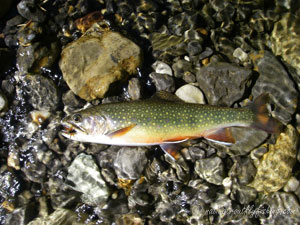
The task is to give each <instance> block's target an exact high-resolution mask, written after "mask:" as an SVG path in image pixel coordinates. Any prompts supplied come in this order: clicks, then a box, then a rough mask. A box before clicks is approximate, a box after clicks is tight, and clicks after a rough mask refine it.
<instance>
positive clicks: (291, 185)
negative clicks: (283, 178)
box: [283, 177, 300, 192]
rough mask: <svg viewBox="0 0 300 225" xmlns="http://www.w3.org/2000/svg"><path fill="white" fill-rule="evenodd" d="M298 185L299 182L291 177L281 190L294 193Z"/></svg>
mask: <svg viewBox="0 0 300 225" xmlns="http://www.w3.org/2000/svg"><path fill="white" fill-rule="evenodd" d="M299 184H300V182H299V181H298V180H297V179H296V178H295V177H291V178H290V179H289V181H288V182H287V183H286V185H285V186H284V188H283V190H284V191H286V192H294V191H296V190H297V188H298V187H299Z"/></svg>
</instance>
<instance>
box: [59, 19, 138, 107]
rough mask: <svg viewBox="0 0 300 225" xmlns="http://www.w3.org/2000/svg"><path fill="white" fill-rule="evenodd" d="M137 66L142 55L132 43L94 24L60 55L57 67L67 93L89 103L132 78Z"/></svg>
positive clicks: (118, 34)
mask: <svg viewBox="0 0 300 225" xmlns="http://www.w3.org/2000/svg"><path fill="white" fill-rule="evenodd" d="M141 63H142V51H141V49H140V48H139V47H138V46H137V45H136V44H135V43H133V42H132V41H130V40H129V39H127V38H125V37H124V36H122V35H121V34H120V33H117V32H113V31H104V32H101V30H98V27H97V24H94V26H93V27H92V28H90V29H89V30H88V32H87V33H86V34H85V35H84V36H82V37H81V38H79V39H78V40H76V41H73V42H72V43H70V44H69V45H68V46H67V47H66V48H65V49H64V50H63V51H62V54H61V60H60V62H59V66H60V69H61V71H62V73H63V77H64V79H65V81H66V82H67V84H68V86H69V87H70V89H71V90H72V91H73V92H74V93H75V94H76V95H78V96H79V97H81V98H83V99H85V100H87V101H90V100H93V99H96V98H103V97H104V95H105V93H106V92H107V90H108V89H109V86H110V84H111V83H113V82H115V81H119V80H121V79H124V78H125V75H126V74H134V73H135V72H136V68H137V67H138V66H140V65H141Z"/></svg>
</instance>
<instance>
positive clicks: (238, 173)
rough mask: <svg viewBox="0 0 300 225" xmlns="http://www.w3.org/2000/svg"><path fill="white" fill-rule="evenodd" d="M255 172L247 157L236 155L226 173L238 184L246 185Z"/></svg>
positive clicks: (251, 179)
mask: <svg viewBox="0 0 300 225" xmlns="http://www.w3.org/2000/svg"><path fill="white" fill-rule="evenodd" d="M255 174H256V167H255V166H254V164H253V162H252V160H251V159H249V158H248V157H236V158H235V162H234V164H233V165H232V167H231V169H230V171H229V172H228V175H229V176H230V177H231V178H232V179H236V180H237V182H238V184H241V185H246V184H249V183H250V182H251V181H253V179H254V177H255Z"/></svg>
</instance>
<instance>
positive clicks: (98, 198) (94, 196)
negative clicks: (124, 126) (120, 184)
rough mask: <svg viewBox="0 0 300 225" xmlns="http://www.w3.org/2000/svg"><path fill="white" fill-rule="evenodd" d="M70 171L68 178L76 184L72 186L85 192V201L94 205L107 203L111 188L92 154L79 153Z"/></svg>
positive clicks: (82, 197) (83, 197)
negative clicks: (103, 177)
mask: <svg viewBox="0 0 300 225" xmlns="http://www.w3.org/2000/svg"><path fill="white" fill-rule="evenodd" d="M68 173H69V174H68V176H67V180H69V181H71V182H73V184H74V186H73V185H72V186H70V187H71V188H73V189H74V190H76V191H79V192H81V193H83V195H82V196H81V199H82V201H83V202H85V203H86V204H89V205H93V206H99V205H103V204H105V202H106V200H107V198H108V196H109V190H108V187H107V186H106V183H105V181H104V180H103V179H102V177H101V174H100V171H99V168H98V166H97V165H96V163H95V162H94V160H93V158H92V156H90V155H86V154H84V153H81V154H80V155H78V156H77V157H76V158H75V159H74V161H73V162H72V164H71V165H70V166H69V168H68Z"/></svg>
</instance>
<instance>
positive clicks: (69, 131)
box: [61, 122, 87, 136]
mask: <svg viewBox="0 0 300 225" xmlns="http://www.w3.org/2000/svg"><path fill="white" fill-rule="evenodd" d="M61 124H62V126H63V128H64V129H63V130H62V131H61V132H62V134H63V135H68V136H74V135H75V134H78V133H79V132H83V133H85V134H87V131H86V130H85V129H83V128H82V127H79V126H78V125H76V124H75V123H72V122H62V123H61Z"/></svg>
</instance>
